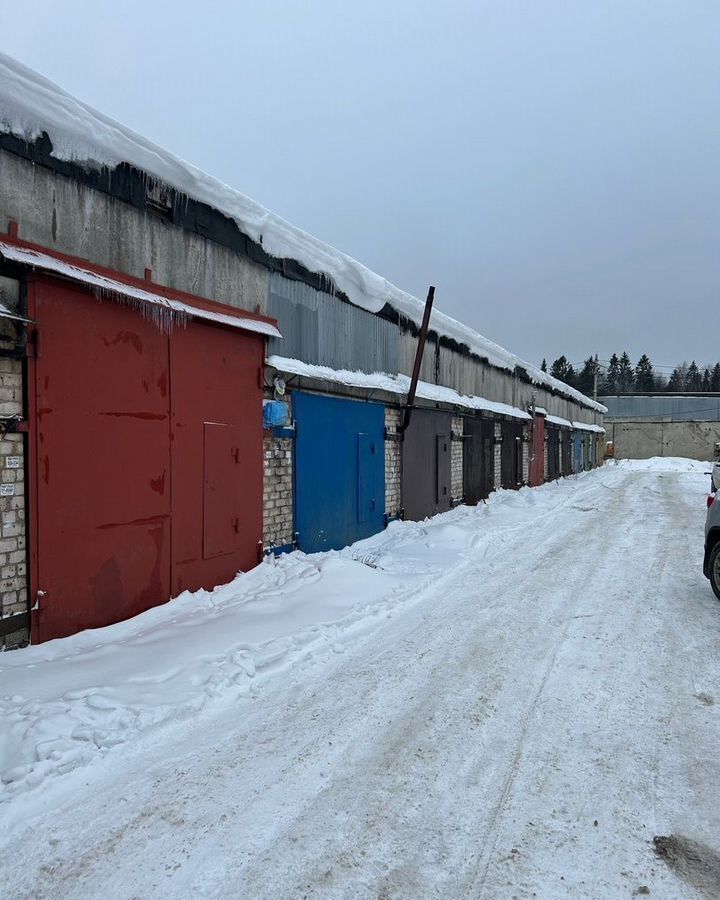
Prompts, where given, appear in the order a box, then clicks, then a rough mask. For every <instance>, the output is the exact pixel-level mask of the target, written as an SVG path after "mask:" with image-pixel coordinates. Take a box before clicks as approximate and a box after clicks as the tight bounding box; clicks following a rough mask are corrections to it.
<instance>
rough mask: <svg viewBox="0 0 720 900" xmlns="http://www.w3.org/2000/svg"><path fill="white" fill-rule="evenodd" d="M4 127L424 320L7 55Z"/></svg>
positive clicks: (481, 343) (308, 241)
mask: <svg viewBox="0 0 720 900" xmlns="http://www.w3.org/2000/svg"><path fill="white" fill-rule="evenodd" d="M0 130H2V131H5V132H7V133H10V134H13V135H15V136H16V137H19V138H22V139H24V140H27V141H33V140H35V139H36V138H38V137H40V136H41V134H42V133H43V132H47V133H48V135H49V136H50V140H51V141H52V145H53V155H54V156H55V157H56V158H58V159H62V160H67V161H72V162H74V163H77V164H79V165H82V166H86V167H89V168H100V167H101V166H108V167H110V168H114V167H115V166H117V165H119V164H120V163H122V162H126V163H129V164H131V165H133V166H135V167H136V168H138V169H140V170H141V171H143V172H146V173H148V174H149V175H151V176H153V177H154V178H157V179H159V180H161V181H163V182H165V183H166V184H168V185H170V186H172V187H174V188H175V189H176V190H178V191H180V192H181V193H183V194H185V195H187V196H188V197H192V198H194V199H195V200H198V201H200V202H202V203H207V204H208V205H209V206H211V207H213V208H214V209H217V210H219V211H220V212H222V213H224V214H225V215H227V216H229V217H230V218H232V219H234V220H235V222H236V223H237V225H238V227H239V228H240V230H241V231H242V232H243V233H244V234H247V235H248V236H249V237H250V238H252V239H253V240H254V241H256V242H258V243H261V244H262V246H263V247H264V249H265V250H266V251H267V252H268V253H270V254H271V255H273V256H276V257H279V258H280V259H295V260H297V261H298V262H301V263H302V264H303V265H304V266H306V267H307V268H308V269H309V270H310V271H311V272H316V273H318V274H322V275H325V276H328V277H329V278H330V279H332V281H333V282H334V284H335V285H336V286H337V288H338V289H339V290H341V291H343V292H344V293H345V294H347V296H348V297H349V298H350V299H351V300H352V302H353V303H355V304H357V305H358V306H361V307H363V308H365V309H368V310H370V311H371V312H379V311H380V310H381V309H382V308H383V306H384V305H385V304H386V303H389V304H390V305H391V306H393V307H394V308H395V309H396V310H398V311H399V312H400V313H402V314H403V315H405V316H407V317H408V318H409V319H411V320H413V321H414V322H416V323H417V324H418V325H419V324H420V322H421V321H422V315H423V308H424V304H423V303H422V302H421V301H420V300H418V299H417V298H416V297H413V296H412V295H411V294H408V293H406V292H405V291H403V290H401V289H400V288H398V287H396V286H395V285H393V284H391V283H390V282H389V281H387V279H385V278H383V277H382V276H380V275H377V274H376V273H375V272H372V271H370V269H368V268H366V267H365V266H363V265H362V264H361V263H359V262H357V261H356V260H355V259H353V258H352V257H350V256H347V255H346V254H344V253H341V252H340V251H338V250H335V249H334V248H333V247H331V246H329V245H328V244H325V243H323V242H322V241H320V240H318V239H317V238H314V237H312V235H309V234H307V232H305V231H303V230H302V229H300V228H296V227H295V226H293V225H290V223H288V222H286V221H285V220H284V219H282V218H280V216H276V215H274V214H273V213H271V212H270V211H269V210H267V209H265V208H264V207H263V206H261V205H260V204H259V203H256V202H255V201H254V200H251V199H250V198H249V197H246V196H245V195H244V194H241V193H240V192H239V191H236V190H234V189H232V188H230V187H228V186H227V185H225V184H223V183H222V182H221V181H218V180H217V179H215V178H211V177H210V176H209V175H206V174H205V173H204V172H202V171H201V170H200V169H198V168H196V167H195V166H192V165H190V164H189V163H187V162H184V161H183V160H181V159H179V158H178V157H176V156H173V155H172V154H171V153H168V152H167V151H166V150H163V149H162V148H161V147H158V146H157V145H155V144H152V143H151V142H150V141H148V140H146V139H145V138H143V137H142V136H141V135H139V134H137V133H136V132H134V131H131V130H130V129H129V128H125V127H124V126H122V125H120V124H119V123H117V122H115V121H113V120H112V119H110V118H109V117H107V116H105V115H103V114H102V113H100V112H97V111H96V110H94V109H93V108H92V107H90V106H87V105H86V104H85V103H82V102H81V101H79V100H76V99H75V98H74V97H72V96H71V95H70V94H67V93H66V92H65V91H63V90H62V89H61V88H59V87H58V86H57V85H55V84H53V83H52V82H51V81H48V80H47V79H45V78H43V77H41V76H40V75H38V74H37V73H36V72H34V71H33V70H32V69H28V68H27V67H25V66H23V65H21V64H20V63H18V62H16V61H15V60H13V59H12V58H11V57H9V56H6V55H5V54H0ZM431 327H432V328H434V329H436V330H437V331H438V332H439V333H440V334H443V335H446V336H447V337H450V338H453V339H454V340H456V341H458V342H460V343H463V344H467V345H468V346H469V347H470V349H471V350H472V351H474V352H475V353H478V354H479V355H481V356H484V357H486V358H487V359H488V360H489V361H490V363H492V364H493V365H495V366H499V367H500V368H504V369H510V370H513V369H514V368H515V367H516V366H521V367H522V368H524V369H525V371H526V372H527V373H528V375H529V377H530V378H531V379H532V381H533V382H535V383H536V384H540V385H544V386H546V387H549V388H552V389H555V390H560V391H562V392H563V393H564V394H566V395H569V396H572V397H573V398H574V399H575V400H576V401H577V402H578V403H582V404H583V405H584V406H588V407H590V408H591V409H597V410H598V411H600V412H606V409H605V407H604V406H602V405H601V404H599V403H595V402H594V401H592V400H590V399H588V398H587V397H585V396H584V394H581V393H580V392H579V391H576V390H574V389H573V388H570V387H568V386H567V385H566V384H563V383H562V382H559V381H557V380H556V379H554V378H552V377H551V376H550V375H548V374H547V373H546V372H543V371H542V370H541V369H539V368H538V367H537V366H534V365H532V364H531V363H528V362H525V361H524V360H522V359H520V358H519V357H517V356H515V355H514V354H512V353H510V352H508V351H507V350H504V349H503V348H502V347H500V346H499V345H498V344H496V343H494V342H493V341H490V340H488V339H487V338H485V337H483V336H482V335H481V334H478V332H476V331H474V330H473V329H472V328H468V327H467V326H465V325H463V324H461V323H460V322H457V321H456V320H455V319H452V318H451V317H450V316H447V315H445V314H444V313H441V312H440V311H439V310H434V311H433V314H432V321H431Z"/></svg>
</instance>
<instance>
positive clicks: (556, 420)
mask: <svg viewBox="0 0 720 900" xmlns="http://www.w3.org/2000/svg"><path fill="white" fill-rule="evenodd" d="M545 421H546V422H551V423H552V424H553V425H562V427H563V428H572V427H573V423H572V422H571V421H570V420H569V419H563V418H562V416H551V415H547V414H546V415H545Z"/></svg>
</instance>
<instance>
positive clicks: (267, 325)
mask: <svg viewBox="0 0 720 900" xmlns="http://www.w3.org/2000/svg"><path fill="white" fill-rule="evenodd" d="M0 255H1V256H2V257H3V258H4V259H5V260H7V261H8V262H14V263H18V264H20V265H25V266H32V267H33V268H34V269H40V270H41V271H43V272H51V273H52V274H53V275H59V276H61V277H63V278H69V279H70V280H72V281H76V282H80V283H82V284H84V285H86V286H87V287H89V288H91V289H92V290H93V291H94V292H96V293H99V294H101V295H102V296H107V297H111V298H119V299H123V300H129V301H131V302H134V303H137V304H138V305H140V306H141V307H143V306H144V307H146V308H147V310H148V311H157V312H158V313H159V314H160V315H162V313H163V311H164V312H165V313H166V314H168V315H169V316H170V317H173V316H175V317H177V318H178V319H180V320H182V319H185V318H193V319H203V320H205V321H208V322H215V323H217V324H218V325H226V326H229V327H230V328H238V329H240V330H241V331H252V332H256V333H257V334H263V335H266V336H268V337H282V335H281V334H280V331H279V330H278V329H277V327H276V326H275V325H273V324H272V322H268V321H265V320H264V319H256V318H253V317H251V316H247V315H243V314H242V312H239V313H238V314H237V315H234V314H232V313H221V312H216V311H215V310H211V309H204V308H203V307H201V306H196V305H194V304H192V303H186V302H185V301H183V300H179V299H177V298H174V297H168V296H166V295H165V294H162V293H160V292H159V291H153V290H152V289H151V288H150V287H147V288H144V287H143V288H141V287H139V286H137V285H133V284H128V283H126V282H124V281H119V280H118V279H116V278H111V277H110V276H108V275H105V274H104V273H102V272H99V271H96V270H94V269H93V268H92V267H89V266H88V267H86V266H85V265H79V264H77V263H74V262H68V261H66V260H64V259H60V258H59V257H57V256H52V255H51V254H49V253H46V252H43V251H41V250H37V249H35V248H34V247H28V246H22V245H20V244H16V243H13V242H10V241H7V240H2V239H0ZM0 315H2V313H0ZM15 318H17V317H15Z"/></svg>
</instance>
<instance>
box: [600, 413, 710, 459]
mask: <svg viewBox="0 0 720 900" xmlns="http://www.w3.org/2000/svg"><path fill="white" fill-rule="evenodd" d="M605 428H606V429H607V439H608V440H611V441H614V443H615V458H616V459H650V458H651V457H653V456H685V457H688V458H689V459H702V460H710V459H712V458H713V445H714V444H715V442H716V441H720V422H665V421H662V420H658V421H642V422H638V421H633V420H622V419H616V420H613V421H610V422H608V421H606V423H605Z"/></svg>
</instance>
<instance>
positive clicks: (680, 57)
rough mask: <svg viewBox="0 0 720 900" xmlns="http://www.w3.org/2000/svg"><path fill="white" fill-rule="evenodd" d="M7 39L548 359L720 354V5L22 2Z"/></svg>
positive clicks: (5, 43)
mask: <svg viewBox="0 0 720 900" xmlns="http://www.w3.org/2000/svg"><path fill="white" fill-rule="evenodd" d="M0 47H1V48H2V50H3V51H5V52H7V53H9V54H11V55H12V56H15V57H16V58H18V59H20V60H21V61H22V62H24V63H25V64H26V65H29V66H31V67H32V68H35V69H37V70H38V71H39V72H41V73H42V74H43V75H45V76H47V77H48V78H50V79H52V80H53V81H56V82H58V83H59V84H60V85H61V86H62V87H63V88H65V89H66V90H68V91H70V92H71V93H73V94H75V95H77V96H78V97H80V98H81V99H83V100H85V101H86V102H88V103H90V104H91V105H93V106H95V107H97V108H98V109H100V110H102V111H103V112H105V113H107V114H108V115H111V116H113V117H115V118H117V119H119V120H120V121H122V122H123V123H124V124H126V125H129V126H130V127H132V128H134V129H135V130H137V131H139V132H141V133H142V134H144V135H146V136H147V137H149V138H151V139H152V140H154V141H156V142H157V143H159V144H161V145H163V146H165V147H167V148H168V149H170V150H172V151H173V152H175V153H176V154H178V155H180V156H182V157H184V158H185V159H187V160H189V161H191V162H193V163H195V164H196V165H198V166H200V167H201V168H203V169H205V170H206V171H207V172H210V173H211V174H213V175H215V176H217V177H219V178H221V179H222V180H223V181H226V182H227V183H228V184H231V185H232V186H233V187H236V188H238V189H239V190H241V191H243V192H244V193H246V194H248V195H250V196H251V197H253V198H254V199H256V200H258V201H259V202H261V203H263V204H264V205H265V206H268V207H270V208H271V209H272V210H274V211H275V212H277V213H279V214H280V215H282V216H284V217H285V218H287V219H289V220H290V221H291V222H293V223H294V224H296V225H299V226H301V227H302V228H304V229H306V230H307V231H310V232H312V233H313V234H315V235H317V236H318V237H320V238H322V239H323V240H325V241H328V242H329V243H331V244H333V245H334V246H336V247H338V248H340V249H341V250H344V251H345V252H347V253H349V254H351V255H352V256H354V257H356V258H357V259H359V260H360V261H361V262H363V263H365V264H366V265H368V266H369V267H370V268H372V269H374V270H376V271H377V272H380V273H381V274H383V275H385V276H386V277H387V278H389V279H390V280H391V281H393V282H395V283H396V284H398V285H399V286H400V287H402V288H404V289H406V290H409V291H411V292H413V293H415V294H416V295H417V296H420V297H424V295H425V293H426V290H427V285H428V284H429V283H433V284H435V285H437V289H438V294H437V303H438V306H439V307H440V308H442V309H443V310H444V311H445V312H448V313H450V314H451V315H454V316H456V317H457V318H460V319H462V320H463V321H465V322H467V323H468V324H470V325H472V326H473V327H475V328H476V329H477V330H478V331H480V332H482V333H483V334H485V335H486V336H487V337H490V338H492V339H494V340H496V341H498V342H499V343H501V344H503V345H504V346H505V347H507V348H508V349H510V350H512V351H514V352H516V353H518V354H519V355H521V356H523V357H525V358H526V359H529V360H532V361H533V362H536V363H539V362H540V360H541V359H542V358H543V356H546V357H547V358H548V360H551V359H553V358H554V357H556V356H558V355H560V354H561V353H565V354H567V355H568V357H569V358H570V359H571V361H573V362H575V361H580V360H582V359H583V358H584V357H586V356H587V355H589V354H591V353H594V352H596V351H597V352H598V353H599V354H600V357H601V358H603V357H605V358H607V356H608V355H609V354H610V353H611V352H612V351H613V350H618V351H621V350H623V349H627V350H628V351H629V352H630V355H631V356H632V358H633V361H636V360H637V357H638V356H639V355H640V354H641V353H642V352H648V353H649V354H650V355H651V358H652V359H653V361H654V362H656V363H658V364H660V365H668V364H673V363H675V362H676V361H679V360H681V359H688V360H689V359H691V358H695V359H697V361H698V362H702V363H704V362H709V361H711V360H712V361H714V360H716V359H718V357H720V341H719V340H718V327H717V326H718V322H719V321H720V309H719V303H718V299H719V297H720V0H673V2H670V0H526V2H520V0H493V2H489V0H487V2H486V0H476V2H456V0H455V2H454V0H446V2H445V3H442V4H441V3H437V2H433V3H424V2H421V0H401V2H397V0H396V2H391V0H363V2H359V3H352V4H347V3H342V2H338V0H334V2H330V0H318V2H313V0H307V2H305V3H300V2H297V3H294V2H289V0H288V2H285V0H243V2H234V3H231V2H217V0H204V2H202V3H198V2H197V0H193V2H192V3H191V2H186V0H172V2H170V0H144V2H137V0H122V2H121V3H118V2H116V0H113V2H107V0H93V2H92V3H88V2H87V0H63V2H62V3H60V2H58V0H44V2H40V0H23V2H22V3H9V2H4V3H2V5H1V6H0Z"/></svg>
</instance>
